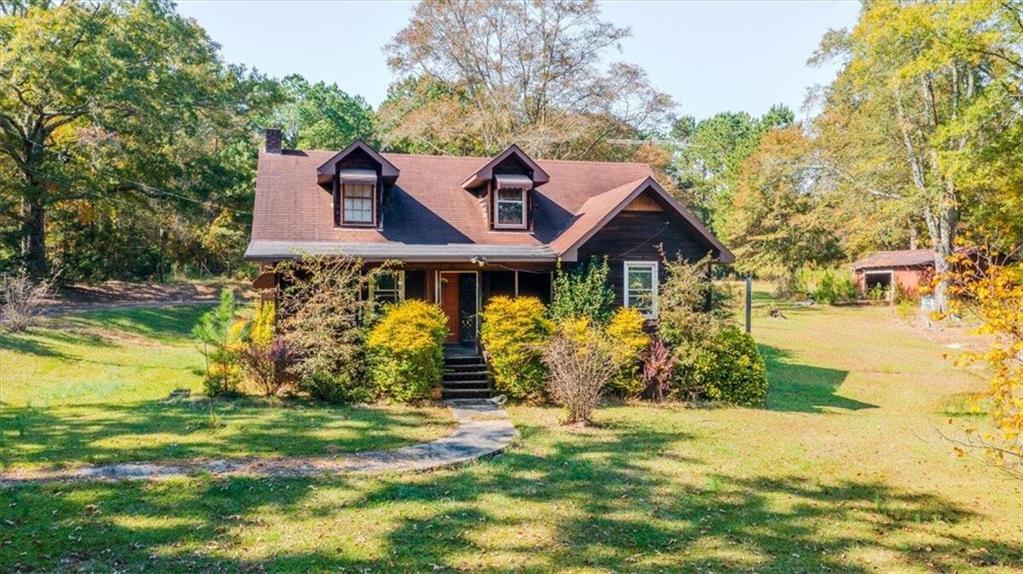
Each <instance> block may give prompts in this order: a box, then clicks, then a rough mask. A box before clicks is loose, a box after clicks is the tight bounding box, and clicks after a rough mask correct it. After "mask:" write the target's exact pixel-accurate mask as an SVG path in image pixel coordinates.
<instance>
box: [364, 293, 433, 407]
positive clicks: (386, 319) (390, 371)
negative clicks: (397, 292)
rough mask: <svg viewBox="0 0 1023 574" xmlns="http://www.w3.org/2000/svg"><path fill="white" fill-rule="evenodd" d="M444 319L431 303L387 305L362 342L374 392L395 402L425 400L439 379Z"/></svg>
mask: <svg viewBox="0 0 1023 574" xmlns="http://www.w3.org/2000/svg"><path fill="white" fill-rule="evenodd" d="M447 335H448V327H447V317H446V316H445V315H444V311H442V310H441V308H440V307H438V306H437V305H435V304H432V303H426V302H424V301H415V300H409V301H403V302H401V303H398V304H395V305H390V306H388V307H387V308H386V310H385V311H384V315H383V317H382V318H381V319H380V321H379V322H378V323H377V324H376V325H375V326H374V327H373V329H372V330H371V331H370V333H369V337H368V338H367V340H366V344H367V347H368V352H369V359H370V373H371V375H372V379H373V383H374V385H375V386H376V389H377V391H378V392H379V393H380V394H381V395H383V396H386V397H389V398H392V399H395V400H398V401H410V400H415V399H422V398H427V397H428V396H429V395H430V391H431V390H432V389H433V387H434V386H435V385H438V384H439V383H440V380H441V373H442V370H443V368H444V339H445V338H446V337H447Z"/></svg>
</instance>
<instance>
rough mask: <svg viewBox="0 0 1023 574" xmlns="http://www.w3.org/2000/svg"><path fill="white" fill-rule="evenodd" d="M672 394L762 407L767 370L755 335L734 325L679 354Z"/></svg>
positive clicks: (765, 393)
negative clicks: (703, 343) (704, 342)
mask: <svg viewBox="0 0 1023 574" xmlns="http://www.w3.org/2000/svg"><path fill="white" fill-rule="evenodd" d="M676 356H677V357H678V360H679V364H678V368H677V369H676V371H675V376H674V377H673V379H672V393H673V394H676V396H678V397H679V398H684V399H688V400H695V399H698V398H701V399H707V400H711V401H716V402H721V403H726V404H732V405H742V406H760V405H762V404H763V403H764V399H766V398H767V369H766V367H765V365H764V360H763V358H762V357H761V356H760V353H759V352H758V351H757V345H756V342H754V340H753V337H751V336H749V335H748V334H747V333H743V332H742V331H740V330H739V329H737V328H735V327H726V328H723V329H720V330H719V331H718V332H717V333H716V334H715V336H714V338H713V339H711V340H710V341H709V342H708V344H706V345H690V346H689V347H687V348H685V349H682V350H679V351H678V352H677V354H676Z"/></svg>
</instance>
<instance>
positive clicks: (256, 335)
mask: <svg viewBox="0 0 1023 574" xmlns="http://www.w3.org/2000/svg"><path fill="white" fill-rule="evenodd" d="M275 312H276V309H275V305H274V302H273V301H263V300H260V299H256V303H255V310H254V311H253V313H252V330H251V331H250V332H249V340H250V341H251V342H252V344H253V345H258V346H261V347H267V346H269V345H270V342H271V341H273V338H274V319H275V316H276V315H275Z"/></svg>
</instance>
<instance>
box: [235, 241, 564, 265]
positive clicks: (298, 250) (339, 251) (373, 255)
mask: <svg viewBox="0 0 1023 574" xmlns="http://www.w3.org/2000/svg"><path fill="white" fill-rule="evenodd" d="M301 255H347V256H350V257H358V258H360V259H363V260H365V261H385V260H388V259H397V260H401V261H430V262H434V261H435V262H468V261H472V260H473V259H477V258H478V259H484V260H486V261H504V262H508V261H538V262H551V263H554V262H556V261H557V260H558V255H557V253H555V252H554V250H553V249H552V248H551V247H549V246H547V245H493V244H480V243H444V244H435V245H434V244H409V243H398V242H391V241H389V242H377V243H368V242H367V243H357V242H341V241H272V240H254V241H252V242H250V243H249V247H248V249H246V250H245V258H246V259H259V260H264V261H268V260H281V259H292V258H294V257H298V256H301Z"/></svg>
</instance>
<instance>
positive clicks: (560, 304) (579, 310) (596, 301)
mask: <svg viewBox="0 0 1023 574" xmlns="http://www.w3.org/2000/svg"><path fill="white" fill-rule="evenodd" d="M608 273H610V268H609V267H608V264H607V258H606V257H605V258H604V259H600V258H598V257H596V256H594V257H591V258H590V261H588V262H587V263H584V264H582V265H579V266H576V267H575V268H574V269H572V270H570V271H565V270H564V269H562V268H561V266H560V265H559V266H558V268H557V270H556V271H555V273H554V300H553V301H551V307H550V316H551V318H552V319H553V320H555V321H565V320H568V319H574V318H579V317H585V318H587V319H589V320H590V321H592V322H593V323H594V324H596V325H605V324H607V322H608V320H609V319H610V318H611V306H612V304H613V303H614V292H613V291H611V288H610V287H609V286H608V280H607V276H608Z"/></svg>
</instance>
